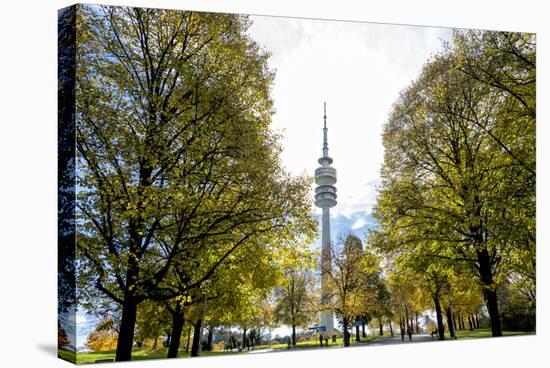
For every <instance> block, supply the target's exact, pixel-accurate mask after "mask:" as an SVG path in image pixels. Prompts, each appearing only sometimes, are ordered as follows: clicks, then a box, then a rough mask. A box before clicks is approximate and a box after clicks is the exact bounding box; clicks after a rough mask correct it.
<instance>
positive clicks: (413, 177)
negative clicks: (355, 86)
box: [376, 32, 535, 336]
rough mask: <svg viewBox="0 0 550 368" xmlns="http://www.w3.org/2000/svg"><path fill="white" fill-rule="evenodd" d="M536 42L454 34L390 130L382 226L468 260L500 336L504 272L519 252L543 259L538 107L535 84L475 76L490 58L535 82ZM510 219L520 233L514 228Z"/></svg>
mask: <svg viewBox="0 0 550 368" xmlns="http://www.w3.org/2000/svg"><path fill="white" fill-rule="evenodd" d="M509 37H512V38H513V39H516V42H512V43H510V42H509ZM474 40H479V42H477V41H475V42H474ZM476 42H477V43H476ZM533 42H534V40H529V38H527V39H524V38H520V39H518V37H517V36H514V35H512V36H510V35H507V34H503V33H499V32H485V33H484V32H482V33H479V32H462V33H460V32H459V33H456V34H455V40H454V43H453V44H451V45H450V46H449V47H448V49H447V50H446V51H445V52H444V53H443V54H441V55H438V56H436V57H434V58H433V60H431V61H430V62H429V63H428V64H427V65H426V66H425V67H424V70H423V72H422V74H421V76H420V77H419V79H418V80H417V81H415V82H414V83H413V84H412V85H411V86H410V87H409V88H407V89H406V90H405V91H403V92H402V94H401V97H400V99H399V101H398V102H397V103H396V104H395V106H394V109H393V112H392V115H391V117H390V119H389V121H388V123H387V124H386V127H385V132H384V145H385V148H386V157H385V162H384V168H383V171H382V176H383V185H382V191H381V196H380V199H379V202H378V206H377V211H376V212H377V217H378V220H379V222H380V224H381V229H382V230H381V231H382V232H383V233H384V236H386V237H388V238H391V240H389V241H390V242H393V243H394V244H395V246H396V247H398V248H399V247H403V248H408V249H413V251H414V249H421V250H422V252H423V253H424V254H431V255H432V256H433V257H440V258H445V259H450V260H453V261H456V262H465V263H466V264H468V265H469V266H470V267H471V268H472V270H473V271H475V272H476V273H477V275H478V279H479V283H480V286H481V287H482V290H483V293H484V296H485V300H486V304H487V308H488V311H489V314H490V319H491V328H492V333H493V336H500V335H501V334H502V331H501V326H500V319H499V311H498V300H497V288H498V286H499V285H500V284H501V283H502V282H503V281H504V279H505V278H506V272H503V269H510V268H511V267H514V261H513V258H514V257H513V256H512V255H516V256H518V255H519V254H521V255H522V256H520V257H519V258H522V260H523V262H525V261H527V262H530V263H531V264H534V262H535V260H534V257H533V256H532V254H531V255H530V254H529V252H530V251H529V249H530V250H532V249H533V247H534V241H533V240H534V233H531V232H530V231H529V229H534V228H533V227H532V224H533V222H532V221H534V169H533V168H534V162H535V161H534V160H535V157H534V117H533V115H532V114H531V113H530V107H529V106H532V104H531V105H530V104H529V103H524V102H526V101H531V102H533V103H534V85H532V89H529V88H527V87H524V86H521V87H519V86H518V88H519V89H521V93H520V92H517V93H514V92H513V91H511V92H512V93H511V92H510V91H509V89H510V87H506V88H504V84H502V83H500V84H499V83H498V82H495V81H493V82H490V81H488V80H485V79H484V78H485V77H483V78H482V77H481V75H480V74H475V75H473V73H474V70H476V72H475V73H481V70H485V69H486V67H487V63H486V61H487V60H486V59H488V58H489V57H491V58H495V59H498V60H499V62H501V63H502V65H500V67H499V69H498V70H499V73H500V74H499V75H500V78H504V74H506V73H508V74H510V75H511V76H515V77H514V78H511V79H510V80H508V82H510V83H512V82H511V80H513V81H516V82H517V83H520V81H521V80H523V79H521V78H526V79H525V80H523V81H524V82H525V83H526V84H529V85H531V82H532V78H531V77H529V75H530V74H529V73H528V72H527V71H526V70H532V69H530V68H528V67H527V66H528V65H529V64H530V63H531V62H530V60H532V58H533V57H534V49H533ZM484 58H486V59H484ZM522 59H526V60H524V61H523V60H522ZM474 64H475V65H478V66H479V68H477V69H476V68H473V67H472V65H474ZM468 65H469V66H468ZM505 70H506V72H504V71H505ZM485 71H486V72H487V70H485ZM488 73H489V74H491V73H490V72H488ZM503 73H504V74H503ZM531 74H532V73H531ZM508 82H507V84H506V85H507V86H508ZM495 84H498V85H495ZM507 89H508V90H507ZM526 95H528V96H531V97H529V99H527V100H526V99H525V98H523V97H525V96H526ZM522 96H523V97H522ZM518 97H519V98H518ZM522 100H524V102H521V101H522ZM516 123H517V124H519V125H515V124H516ZM520 126H522V127H523V128H521V127H520ZM510 127H512V131H513V132H514V133H513V134H512V135H509V133H508V132H509V128H510ZM522 142H523V143H522ZM516 221H517V222H516ZM511 223H515V224H517V226H518V228H519V229H521V232H518V233H515V234H512V233H511V231H512V230H511V229H512V228H511V227H510V224H511ZM519 234H521V235H519ZM518 235H519V237H521V240H520V239H518ZM520 243H521V244H520ZM426 251H427V252H426ZM531 268H532V267H531Z"/></svg>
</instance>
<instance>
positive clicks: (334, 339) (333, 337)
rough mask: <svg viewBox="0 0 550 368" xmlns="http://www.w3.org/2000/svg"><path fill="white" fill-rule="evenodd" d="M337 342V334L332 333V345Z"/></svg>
mask: <svg viewBox="0 0 550 368" xmlns="http://www.w3.org/2000/svg"><path fill="white" fill-rule="evenodd" d="M334 344H336V334H332V345H334Z"/></svg>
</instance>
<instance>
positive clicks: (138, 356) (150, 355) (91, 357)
mask: <svg viewBox="0 0 550 368" xmlns="http://www.w3.org/2000/svg"><path fill="white" fill-rule="evenodd" d="M59 351H60V350H58V352H59ZM166 354H167V349H156V350H154V351H151V350H150V349H149V348H145V349H143V348H142V349H138V348H136V349H134V350H133V352H132V360H147V359H165V358H166ZM229 354H238V352H237V351H233V352H229V351H225V352H224V351H204V352H202V353H201V355H202V356H217V355H229ZM189 356H190V353H186V352H185V350H180V352H179V353H178V358H188V357H189ZM106 359H109V360H111V361H114V359H115V351H105V352H100V353H96V352H93V353H77V354H76V362H77V364H89V363H95V362H96V361H97V360H106Z"/></svg>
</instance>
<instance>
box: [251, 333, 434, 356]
mask: <svg viewBox="0 0 550 368" xmlns="http://www.w3.org/2000/svg"><path fill="white" fill-rule="evenodd" d="M430 341H436V340H435V339H433V338H432V337H431V336H430V335H428V334H418V335H413V336H412V340H410V341H409V337H408V336H405V341H401V335H396V336H394V337H382V338H379V339H376V340H374V341H368V342H364V343H361V344H353V343H352V345H351V347H352V348H358V347H367V346H384V345H399V344H415V343H418V342H430ZM329 348H330V349H338V348H343V346H342V345H329ZM312 349H321V347H320V346H313V345H312V346H308V347H300V348H297V349H290V350H289V349H269V348H268V349H257V350H251V351H249V352H248V354H261V353H270V352H284V351H287V352H288V351H301V350H312ZM322 349H326V347H323V348H322Z"/></svg>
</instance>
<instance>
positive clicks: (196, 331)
mask: <svg viewBox="0 0 550 368" xmlns="http://www.w3.org/2000/svg"><path fill="white" fill-rule="evenodd" d="M201 326H202V319H199V320H198V321H197V323H195V324H194V325H193V345H192V346H191V356H192V357H196V356H199V347H200V343H201Z"/></svg>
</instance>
